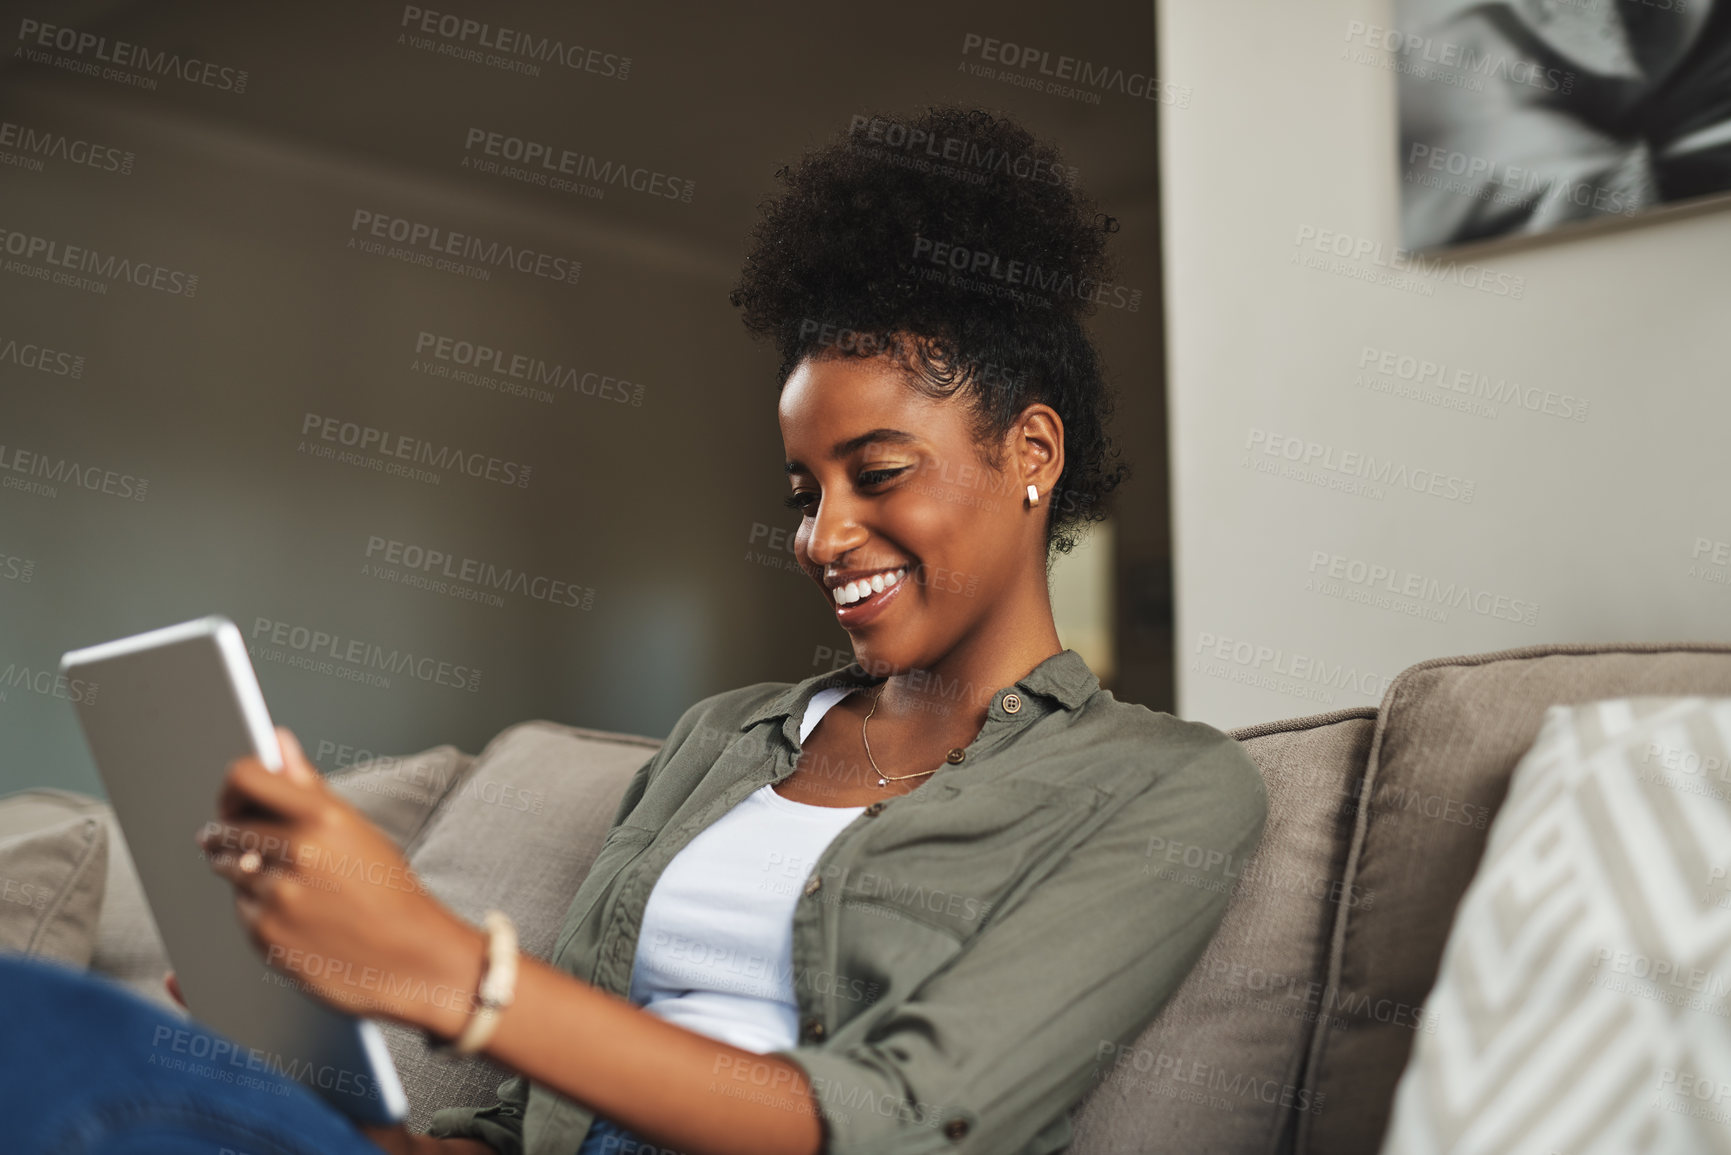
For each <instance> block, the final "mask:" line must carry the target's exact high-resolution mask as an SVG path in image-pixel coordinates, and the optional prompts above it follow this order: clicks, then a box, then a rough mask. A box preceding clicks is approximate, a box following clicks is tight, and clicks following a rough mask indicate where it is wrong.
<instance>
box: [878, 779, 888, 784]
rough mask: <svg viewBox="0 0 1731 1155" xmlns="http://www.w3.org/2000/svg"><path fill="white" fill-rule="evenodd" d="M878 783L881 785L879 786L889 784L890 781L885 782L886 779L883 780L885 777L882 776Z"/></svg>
mask: <svg viewBox="0 0 1731 1155" xmlns="http://www.w3.org/2000/svg"><path fill="white" fill-rule="evenodd" d="M878 785H879V786H888V785H889V783H888V782H885V781H884V780H883V779H882V778H879V779H878Z"/></svg>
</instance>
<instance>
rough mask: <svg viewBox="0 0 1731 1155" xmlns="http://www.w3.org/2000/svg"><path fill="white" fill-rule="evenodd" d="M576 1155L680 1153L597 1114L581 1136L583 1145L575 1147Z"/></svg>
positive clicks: (670, 1154) (675, 1154) (655, 1154)
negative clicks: (587, 1131) (586, 1132)
mask: <svg viewBox="0 0 1731 1155" xmlns="http://www.w3.org/2000/svg"><path fill="white" fill-rule="evenodd" d="M577 1155H682V1153H681V1152H679V1151H675V1150H674V1149H673V1148H672V1147H663V1146H661V1145H660V1144H657V1143H651V1142H650V1141H649V1140H647V1139H639V1138H638V1137H637V1136H636V1135H633V1134H632V1133H631V1132H629V1131H627V1130H625V1129H624V1128H623V1127H620V1126H618V1125H616V1124H615V1123H614V1122H613V1121H612V1120H611V1119H602V1118H600V1117H599V1116H598V1117H597V1118H596V1120H595V1122H594V1124H592V1125H591V1126H590V1128H589V1134H587V1135H585V1136H584V1137H583V1146H581V1147H579V1148H577Z"/></svg>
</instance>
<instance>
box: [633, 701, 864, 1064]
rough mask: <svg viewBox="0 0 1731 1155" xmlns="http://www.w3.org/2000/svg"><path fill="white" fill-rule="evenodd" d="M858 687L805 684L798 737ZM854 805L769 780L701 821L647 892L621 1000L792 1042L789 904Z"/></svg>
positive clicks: (772, 1042)
mask: <svg viewBox="0 0 1731 1155" xmlns="http://www.w3.org/2000/svg"><path fill="white" fill-rule="evenodd" d="M856 688H857V687H853V686H830V687H828V688H826V689H822V690H819V691H818V692H817V693H815V694H813V695H812V697H811V702H810V704H809V705H808V706H807V707H806V711H805V718H804V719H803V720H802V721H801V722H800V727H799V741H800V744H801V745H802V746H803V745H804V744H805V739H806V736H807V735H808V734H810V733H811V732H812V730H813V729H814V728H815V727H816V726H817V723H818V719H820V718H822V717H823V715H824V713H825V712H826V711H828V710H829V708H830V707H831V706H833V705H835V704H836V703H837V702H839V701H841V700H842V699H843V698H845V697H847V695H848V694H850V693H852V692H853V690H854V689H856ZM864 809H865V807H864V806H813V805H811V804H809V803H805V802H794V801H791V800H790V799H787V798H783V797H782V796H781V795H779V794H777V793H776V792H775V788H774V786H773V784H767V785H764V786H763V787H761V788H759V789H758V790H756V791H754V792H753V793H751V794H749V795H747V796H746V797H745V798H743V799H742V800H741V801H740V802H739V804H738V805H737V806H735V807H734V808H733V809H731V810H729V811H728V812H727V813H726V814H724V815H722V816H721V817H720V818H718V819H717V820H716V821H715V822H713V823H712V824H710V825H709V826H708V827H707V828H706V829H704V830H703V831H702V832H700V833H699V834H698V835H697V837H695V838H693V839H692V840H691V841H690V842H689V843H688V844H686V846H685V848H684V849H682V850H681V851H680V852H679V853H678V854H676V855H674V856H673V859H672V860H671V861H670V862H668V864H667V867H666V869H665V870H663V871H662V872H661V877H660V878H658V879H657V880H656V882H655V888H654V889H653V890H652V891H651V892H650V894H649V903H648V905H647V906H646V907H645V908H644V911H643V930H642V932H641V934H640V935H639V936H638V940H637V958H636V961H635V963H634V964H633V967H632V971H631V990H630V998H631V1001H632V1002H634V1003H636V1004H638V1005H639V1006H641V1007H643V1008H644V1009H646V1010H648V1011H649V1012H650V1013H652V1014H655V1015H658V1016H660V1017H661V1018H664V1019H666V1020H668V1021H669V1022H672V1023H677V1024H679V1025H680V1026H682V1027H685V1028H687V1029H688V1030H693V1031H697V1032H698V1033H700V1034H704V1035H708V1036H710V1037H711V1038H716V1039H720V1040H722V1041H723V1042H727V1043H731V1044H732V1045H734V1046H736V1047H738V1048H740V1049H741V1050H746V1051H753V1052H755V1053H757V1054H766V1053H768V1052H770V1051H778V1050H783V1049H785V1048H788V1047H792V1046H793V1045H794V1044H795V1043H796V1042H797V1041H798V1037H799V1004H798V1003H797V1002H796V1001H795V997H794V983H795V980H796V978H798V977H799V976H796V975H794V973H793V914H794V908H795V907H796V906H797V905H798V903H799V899H800V896H801V894H802V892H803V888H804V886H805V881H806V879H807V878H808V877H810V875H811V872H812V869H813V868H814V867H815V866H816V864H817V860H818V858H819V856H821V855H822V854H823V852H824V850H825V849H827V848H828V847H829V844H830V843H831V842H832V841H834V839H835V836H836V835H838V834H840V833H841V831H842V828H843V827H845V826H847V825H848V824H849V823H851V822H852V821H853V820H854V819H855V818H856V817H858V816H859V813H860V812H861V811H862V810H864Z"/></svg>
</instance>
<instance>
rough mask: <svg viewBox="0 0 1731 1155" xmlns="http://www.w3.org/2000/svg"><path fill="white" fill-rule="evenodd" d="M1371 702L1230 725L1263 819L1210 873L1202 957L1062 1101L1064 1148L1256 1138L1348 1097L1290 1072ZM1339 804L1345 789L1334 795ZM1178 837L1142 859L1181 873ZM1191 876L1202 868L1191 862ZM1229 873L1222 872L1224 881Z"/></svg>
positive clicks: (1238, 1146)
mask: <svg viewBox="0 0 1731 1155" xmlns="http://www.w3.org/2000/svg"><path fill="white" fill-rule="evenodd" d="M1375 719H1376V711H1375V710H1374V709H1369V708H1364V707H1359V708H1354V709H1348V710H1337V711H1334V712H1332V713H1328V714H1319V715H1313V716H1311V717H1306V718H1294V719H1289V720H1287V721H1282V722H1271V723H1266V724H1264V725H1260V726H1253V727H1248V728H1245V729H1240V730H1234V731H1231V732H1230V734H1231V736H1232V737H1233V738H1236V739H1238V740H1239V741H1240V742H1242V743H1243V744H1244V746H1245V748H1246V750H1247V751H1248V752H1249V754H1250V756H1251V758H1252V759H1254V760H1255V762H1256V765H1257V767H1258V768H1259V769H1260V770H1261V771H1262V779H1263V782H1264V783H1265V784H1266V786H1267V788H1268V823H1267V826H1266V827H1265V829H1264V831H1263V835H1262V841H1261V842H1260V843H1259V844H1258V846H1257V849H1256V852H1255V854H1253V855H1252V856H1251V857H1250V858H1249V860H1248V861H1245V862H1240V863H1230V862H1229V863H1226V864H1224V869H1223V870H1221V871H1215V872H1213V875H1212V878H1213V879H1214V880H1215V881H1214V884H1215V885H1222V884H1224V885H1230V886H1231V887H1232V901H1231V903H1230V905H1228V907H1227V909H1226V915H1225V918H1224V919H1223V920H1222V921H1221V924H1220V928H1219V929H1218V930H1217V931H1216V932H1215V935H1214V938H1213V939H1212V940H1210V942H1209V944H1208V947H1207V949H1206V950H1205V951H1204V952H1203V954H1202V957H1201V959H1200V960H1199V961H1198V962H1197V964H1196V966H1195V968H1194V969H1192V970H1191V972H1190V974H1189V976H1188V977H1187V978H1186V979H1185V981H1184V982H1183V984H1182V985H1181V986H1180V987H1179V988H1178V990H1177V991H1176V992H1175V993H1174V994H1173V996H1172V999H1171V1001H1170V1002H1168V1003H1167V1004H1166V1006H1165V1007H1164V1008H1162V1009H1161V1012H1160V1015H1159V1017H1157V1018H1156V1019H1155V1020H1154V1021H1153V1022H1152V1023H1151V1024H1149V1026H1148V1027H1147V1029H1146V1030H1144V1031H1143V1032H1142V1034H1141V1035H1140V1036H1139V1037H1138V1038H1137V1040H1136V1042H1135V1043H1134V1045H1133V1046H1131V1047H1129V1048H1126V1049H1124V1050H1121V1051H1119V1052H1118V1053H1117V1054H1115V1055H1113V1056H1109V1057H1108V1060H1109V1062H1108V1064H1107V1065H1106V1067H1105V1070H1107V1071H1109V1072H1110V1073H1109V1074H1106V1075H1105V1077H1104V1078H1103V1080H1102V1081H1101V1082H1100V1083H1099V1084H1098V1085H1096V1086H1095V1087H1094V1088H1093V1089H1092V1090H1091V1091H1090V1093H1089V1095H1088V1097H1087V1099H1085V1100H1084V1101H1083V1102H1082V1103H1081V1104H1080V1105H1079V1107H1078V1109H1077V1111H1076V1113H1075V1114H1074V1115H1073V1123H1074V1126H1075V1129H1076V1137H1075V1140H1074V1142H1073V1144H1072V1146H1071V1148H1070V1150H1071V1152H1073V1153H1074V1155H1111V1153H1116V1152H1121V1151H1136V1150H1145V1149H1147V1147H1146V1144H1147V1143H1148V1141H1149V1137H1151V1136H1154V1137H1158V1141H1157V1143H1156V1145H1157V1146H1158V1147H1159V1148H1160V1149H1161V1150H1166V1149H1170V1150H1174V1151H1180V1150H1181V1151H1232V1152H1257V1153H1259V1155H1260V1153H1262V1152H1269V1151H1273V1150H1276V1149H1278V1148H1279V1147H1280V1145H1281V1144H1283V1143H1286V1142H1289V1141H1290V1139H1291V1136H1290V1135H1289V1134H1286V1133H1285V1128H1287V1127H1289V1126H1290V1124H1291V1120H1292V1114H1293V1112H1294V1111H1320V1110H1324V1109H1325V1108H1329V1107H1333V1108H1334V1109H1337V1110H1348V1109H1350V1108H1351V1104H1352V1100H1351V1097H1350V1096H1347V1097H1343V1098H1342V1099H1341V1100H1340V1101H1338V1102H1337V1103H1333V1104H1331V1103H1329V1102H1327V1101H1326V1100H1325V1099H1323V1098H1322V1097H1321V1096H1320V1095H1318V1096H1312V1095H1310V1094H1309V1093H1308V1092H1305V1091H1304V1090H1303V1089H1302V1088H1301V1087H1300V1084H1299V1079H1300V1064H1301V1063H1302V1061H1303V1058H1304V1055H1305V1051H1306V1047H1307V1044H1308V1042H1309V1039H1310V1036H1311V1032H1312V1026H1313V1024H1314V1023H1315V1022H1317V1021H1318V1020H1319V1019H1320V1018H1322V1017H1324V1016H1323V1015H1322V1014H1321V996H1322V990H1323V986H1324V982H1325V980H1326V978H1327V967H1328V936H1329V933H1330V931H1331V930H1332V928H1333V925H1334V919H1333V911H1334V909H1335V906H1336V905H1337V904H1338V903H1339V902H1341V901H1352V902H1359V903H1362V904H1363V905H1365V906H1367V907H1368V906H1372V905H1373V904H1374V903H1375V902H1377V901H1378V896H1377V895H1375V894H1374V893H1370V892H1365V893H1363V894H1356V895H1354V894H1351V893H1350V892H1348V891H1347V890H1345V888H1344V887H1343V886H1342V884H1341V881H1340V880H1341V876H1342V872H1343V870H1344V868H1345V866H1346V849H1347V842H1348V837H1347V836H1348V834H1349V833H1350V831H1351V827H1352V820H1353V817H1352V816H1353V808H1352V805H1351V799H1352V797H1353V794H1352V793H1343V792H1348V791H1355V789H1356V787H1355V785H1354V784H1356V783H1357V782H1358V781H1359V779H1360V778H1361V777H1362V775H1363V772H1364V763H1365V759H1366V757H1367V755H1368V754H1369V751H1370V740H1371V735H1372V733H1373V731H1374V728H1375ZM1343 802H1344V803H1346V804H1345V805H1343ZM1191 849H1193V848H1185V847H1150V848H1149V861H1148V864H1147V865H1148V866H1149V867H1150V868H1152V869H1176V870H1179V871H1185V870H1187V869H1189V867H1190V866H1193V865H1195V863H1194V862H1193V861H1187V860H1190V859H1193V858H1194V857H1196V856H1193V855H1191V854H1190V850H1191ZM1194 873H1196V875H1197V882H1198V884H1202V885H1206V884H1208V880H1207V879H1206V878H1205V877H1204V875H1203V872H1202V871H1200V870H1198V871H1195V872H1194ZM1227 879H1230V880H1232V881H1229V882H1227V881H1224V880H1227Z"/></svg>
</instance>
